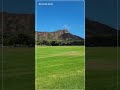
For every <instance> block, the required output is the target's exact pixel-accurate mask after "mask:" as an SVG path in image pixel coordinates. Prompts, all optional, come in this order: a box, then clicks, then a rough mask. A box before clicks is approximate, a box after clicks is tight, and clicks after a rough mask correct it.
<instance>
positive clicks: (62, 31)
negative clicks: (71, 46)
mask: <svg viewBox="0 0 120 90" xmlns="http://www.w3.org/2000/svg"><path fill="white" fill-rule="evenodd" d="M56 32H60V33H63V34H64V33H69V31H68V30H67V29H63V30H58V31H56Z"/></svg>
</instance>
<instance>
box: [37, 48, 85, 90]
mask: <svg viewBox="0 0 120 90" xmlns="http://www.w3.org/2000/svg"><path fill="white" fill-rule="evenodd" d="M84 58H85V57H84V46H36V90H40V89H60V90H61V89H79V90H84V85H85V84H84V83H85V68H84V64H85V60H84Z"/></svg>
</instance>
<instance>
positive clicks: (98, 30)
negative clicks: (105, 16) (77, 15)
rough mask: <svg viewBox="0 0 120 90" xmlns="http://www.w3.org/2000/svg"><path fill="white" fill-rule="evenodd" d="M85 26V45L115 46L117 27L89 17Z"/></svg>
mask: <svg viewBox="0 0 120 90" xmlns="http://www.w3.org/2000/svg"><path fill="white" fill-rule="evenodd" d="M85 26H86V27H85V28H86V38H85V45H86V46H94V47H95V46H117V29H114V28H112V27H110V26H108V25H105V24H102V23H99V22H97V21H92V20H89V19H86V25H85ZM118 34H119V33H118ZM119 35H120V34H119Z"/></svg>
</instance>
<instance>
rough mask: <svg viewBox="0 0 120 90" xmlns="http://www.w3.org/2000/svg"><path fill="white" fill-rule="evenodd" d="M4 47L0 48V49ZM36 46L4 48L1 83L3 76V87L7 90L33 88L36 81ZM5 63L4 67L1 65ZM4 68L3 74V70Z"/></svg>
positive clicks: (0, 53)
mask: <svg viewBox="0 0 120 90" xmlns="http://www.w3.org/2000/svg"><path fill="white" fill-rule="evenodd" d="M1 50H2V49H1V48H0V51H1ZM34 51H35V49H34V48H27V47H22V48H12V47H5V48H3V54H2V52H0V58H2V57H1V56H2V55H3V61H1V59H0V85H2V84H1V83H2V82H1V81H2V80H1V78H2V77H3V89H5V90H33V89H34V82H35V80H34V79H35V78H34V76H35V69H34V67H35V63H34V58H35V55H34ZM2 63H3V68H2V67H1V66H2V65H1V64H2ZM2 69H3V76H2V74H1V73H2V71H1V70H2Z"/></svg>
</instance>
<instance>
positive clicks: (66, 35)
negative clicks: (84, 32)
mask: <svg viewBox="0 0 120 90" xmlns="http://www.w3.org/2000/svg"><path fill="white" fill-rule="evenodd" d="M36 34H37V40H83V38H81V37H79V36H76V35H73V34H71V33H70V32H69V31H68V30H58V31H55V32H36Z"/></svg>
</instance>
